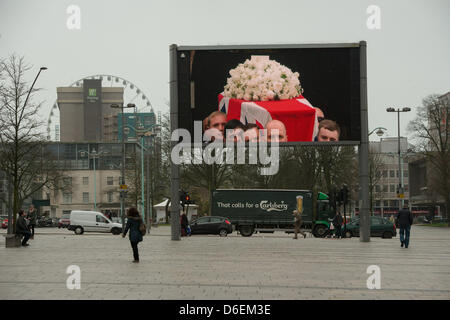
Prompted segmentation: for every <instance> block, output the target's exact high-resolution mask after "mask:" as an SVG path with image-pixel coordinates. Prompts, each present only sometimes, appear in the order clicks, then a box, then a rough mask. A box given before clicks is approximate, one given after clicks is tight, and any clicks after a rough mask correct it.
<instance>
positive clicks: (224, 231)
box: [219, 229, 228, 237]
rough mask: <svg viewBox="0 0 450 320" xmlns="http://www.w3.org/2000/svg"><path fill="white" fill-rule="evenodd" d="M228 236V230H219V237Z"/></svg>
mask: <svg viewBox="0 0 450 320" xmlns="http://www.w3.org/2000/svg"><path fill="white" fill-rule="evenodd" d="M227 234H228V232H227V230H226V229H220V230H219V236H221V237H226V236H227Z"/></svg>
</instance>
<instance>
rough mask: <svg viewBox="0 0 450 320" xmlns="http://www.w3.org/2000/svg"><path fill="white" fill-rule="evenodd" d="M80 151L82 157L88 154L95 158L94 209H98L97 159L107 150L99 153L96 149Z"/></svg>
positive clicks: (89, 157) (89, 156) (90, 157)
mask: <svg viewBox="0 0 450 320" xmlns="http://www.w3.org/2000/svg"><path fill="white" fill-rule="evenodd" d="M79 152H80V154H81V156H82V157H84V156H85V155H87V156H88V159H94V210H97V174H96V172H95V159H98V158H100V156H101V155H102V154H106V152H103V151H101V152H99V153H97V151H96V150H95V149H92V152H89V151H86V150H80V151H79Z"/></svg>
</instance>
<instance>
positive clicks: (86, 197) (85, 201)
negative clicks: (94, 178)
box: [83, 192, 89, 203]
mask: <svg viewBox="0 0 450 320" xmlns="http://www.w3.org/2000/svg"><path fill="white" fill-rule="evenodd" d="M83 203H89V192H83Z"/></svg>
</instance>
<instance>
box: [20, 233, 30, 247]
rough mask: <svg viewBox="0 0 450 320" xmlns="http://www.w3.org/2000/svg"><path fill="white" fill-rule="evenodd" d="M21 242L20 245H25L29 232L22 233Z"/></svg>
mask: <svg viewBox="0 0 450 320" xmlns="http://www.w3.org/2000/svg"><path fill="white" fill-rule="evenodd" d="M22 234H23V240H22V245H24V244H26V243H27V241H28V239H30V237H31V232H30V231H23V232H22Z"/></svg>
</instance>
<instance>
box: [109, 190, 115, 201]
mask: <svg viewBox="0 0 450 320" xmlns="http://www.w3.org/2000/svg"><path fill="white" fill-rule="evenodd" d="M113 200H114V198H113V193H112V192H108V202H109V203H111V202H113Z"/></svg>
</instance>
